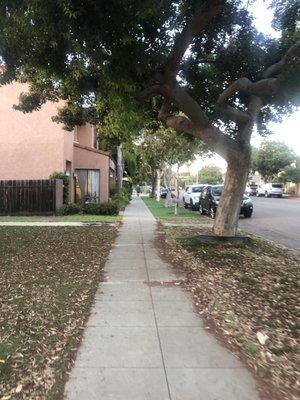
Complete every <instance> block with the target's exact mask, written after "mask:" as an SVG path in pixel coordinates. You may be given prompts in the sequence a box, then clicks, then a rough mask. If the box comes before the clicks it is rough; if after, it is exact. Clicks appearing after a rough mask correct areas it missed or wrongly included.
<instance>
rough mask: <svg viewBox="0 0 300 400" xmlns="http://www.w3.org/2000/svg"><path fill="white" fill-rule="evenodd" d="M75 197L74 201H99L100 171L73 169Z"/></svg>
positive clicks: (84, 202) (85, 202)
mask: <svg viewBox="0 0 300 400" xmlns="http://www.w3.org/2000/svg"><path fill="white" fill-rule="evenodd" d="M75 182H76V187H75V195H76V196H75V197H76V201H77V202H80V203H83V204H87V203H99V201H100V171H99V170H96V169H76V170H75Z"/></svg>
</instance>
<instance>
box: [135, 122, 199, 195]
mask: <svg viewBox="0 0 300 400" xmlns="http://www.w3.org/2000/svg"><path fill="white" fill-rule="evenodd" d="M137 148H138V153H139V156H140V165H141V168H144V169H146V170H148V171H149V177H150V180H151V186H152V196H154V192H155V188H157V186H158V182H157V181H158V180H159V179H160V176H161V175H162V173H164V175H170V170H171V169H172V166H173V165H175V164H178V165H181V164H183V163H185V162H187V161H190V160H193V159H194V157H195V155H196V154H198V155H200V154H203V153H204V152H205V148H204V146H203V144H202V142H201V141H200V140H197V139H195V138H193V137H191V136H189V135H185V134H182V133H176V132H175V131H174V130H173V129H170V128H165V127H164V126H163V125H162V124H161V123H157V122H155V121H153V122H152V123H150V124H148V125H147V127H146V128H145V129H143V130H142V131H141V136H140V141H139V145H138V146H137ZM168 178H169V176H168V177H166V179H165V180H166V183H167V184H166V186H167V187H168V186H170V184H169V179H168ZM158 190H159V188H158Z"/></svg>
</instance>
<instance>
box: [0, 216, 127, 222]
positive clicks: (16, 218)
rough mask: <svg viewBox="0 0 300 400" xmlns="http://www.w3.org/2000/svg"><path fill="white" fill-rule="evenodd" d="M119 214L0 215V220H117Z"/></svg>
mask: <svg viewBox="0 0 300 400" xmlns="http://www.w3.org/2000/svg"><path fill="white" fill-rule="evenodd" d="M121 219H122V217H121V216H120V215H88V214H86V215H80V214H75V215H64V216H56V215H55V216H39V215H36V216H11V217H10V216H0V224H1V222H118V221H121Z"/></svg>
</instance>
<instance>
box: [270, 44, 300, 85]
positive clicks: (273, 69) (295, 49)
mask: <svg viewBox="0 0 300 400" xmlns="http://www.w3.org/2000/svg"><path fill="white" fill-rule="evenodd" d="M295 58H296V62H298V63H299V59H300V40H299V41H298V42H296V43H295V44H294V45H293V46H291V47H290V48H289V50H288V51H287V52H286V54H285V55H284V56H283V57H282V59H281V60H280V61H278V62H277V63H275V64H273V65H271V66H270V67H269V68H267V69H266V70H265V72H264V73H263V78H270V77H273V76H277V75H279V74H280V73H281V72H282V71H283V69H284V67H285V66H286V65H287V64H289V63H290V62H292V61H295Z"/></svg>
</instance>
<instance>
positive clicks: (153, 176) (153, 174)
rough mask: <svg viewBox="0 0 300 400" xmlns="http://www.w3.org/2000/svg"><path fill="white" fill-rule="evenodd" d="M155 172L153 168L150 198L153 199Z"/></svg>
mask: <svg viewBox="0 0 300 400" xmlns="http://www.w3.org/2000/svg"><path fill="white" fill-rule="evenodd" d="M156 179H157V177H156V171H155V169H154V168H151V195H150V196H151V197H152V199H154V197H155V187H156Z"/></svg>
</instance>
